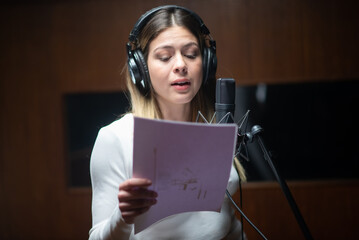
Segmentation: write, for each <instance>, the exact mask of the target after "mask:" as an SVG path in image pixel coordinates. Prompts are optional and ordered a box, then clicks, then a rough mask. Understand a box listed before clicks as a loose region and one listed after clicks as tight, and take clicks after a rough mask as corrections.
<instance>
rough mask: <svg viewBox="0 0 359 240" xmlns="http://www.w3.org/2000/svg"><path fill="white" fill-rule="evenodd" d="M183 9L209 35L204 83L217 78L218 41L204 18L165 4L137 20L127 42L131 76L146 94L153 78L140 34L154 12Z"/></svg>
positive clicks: (138, 87)
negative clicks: (139, 37)
mask: <svg viewBox="0 0 359 240" xmlns="http://www.w3.org/2000/svg"><path fill="white" fill-rule="evenodd" d="M168 8H174V9H182V10H184V11H186V12H188V14H190V15H191V16H193V17H194V18H195V19H196V20H197V21H198V23H199V25H200V28H201V32H202V34H204V35H207V36H208V37H209V46H208V47H207V46H204V49H203V54H202V55H203V56H202V65H203V81H202V84H203V85H206V84H207V79H208V78H210V79H215V75H216V70H217V56H216V41H215V40H213V39H212V37H211V35H210V32H209V30H208V28H207V27H206V26H205V25H204V23H203V21H202V19H201V18H200V17H199V16H198V15H197V14H196V13H194V12H192V11H191V10H189V9H186V8H184V7H180V6H176V5H165V6H160V7H156V8H153V9H151V10H149V11H148V12H146V13H145V14H143V15H142V16H141V17H140V18H139V19H138V21H137V22H136V24H135V26H134V28H133V29H132V31H131V33H130V36H129V42H128V43H127V44H126V48H127V64H128V69H129V72H130V77H131V80H132V82H133V83H134V84H135V85H136V87H137V89H138V90H139V91H140V92H141V93H142V94H143V95H144V96H148V93H149V92H150V88H151V80H150V75H149V72H148V67H147V63H146V59H145V58H144V56H143V53H142V51H141V49H139V48H138V47H137V45H138V44H137V43H138V39H137V37H138V34H139V33H140V31H141V30H142V28H143V27H144V26H145V25H146V24H147V23H148V21H149V20H150V19H151V18H152V16H153V14H155V13H156V12H157V11H159V10H162V9H168ZM133 45H134V46H136V48H135V49H132V46H133Z"/></svg>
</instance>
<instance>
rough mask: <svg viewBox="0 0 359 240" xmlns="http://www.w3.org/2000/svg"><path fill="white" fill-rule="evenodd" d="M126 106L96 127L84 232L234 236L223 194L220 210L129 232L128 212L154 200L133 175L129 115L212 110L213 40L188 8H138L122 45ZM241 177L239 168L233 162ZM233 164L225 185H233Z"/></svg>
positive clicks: (191, 115)
mask: <svg viewBox="0 0 359 240" xmlns="http://www.w3.org/2000/svg"><path fill="white" fill-rule="evenodd" d="M127 51H128V70H129V71H128V72H129V73H130V74H128V76H127V86H128V89H129V92H130V96H131V103H132V109H131V112H130V113H128V114H126V115H124V116H123V117H122V118H121V119H119V120H117V121H115V122H113V123H112V124H110V125H109V126H106V127H104V128H102V129H101V130H100V132H99V134H98V137H97V139H96V143H95V146H94V149H93V152H92V156H91V166H90V169H91V180H92V188H93V202H92V215H93V226H92V229H91V230H90V239H223V238H226V239H240V236H241V234H240V233H241V225H240V223H239V221H238V220H237V219H236V217H235V215H234V210H233V209H232V207H231V205H230V202H229V200H228V199H227V197H225V200H224V202H223V205H222V209H221V212H220V213H217V212H190V213H182V214H176V215H173V216H170V217H168V218H166V219H164V220H162V221H159V222H158V223H155V224H154V225H152V226H150V227H148V228H147V229H145V230H143V231H142V232H140V233H138V234H136V235H135V234H134V227H133V222H134V219H135V218H136V217H137V216H139V215H141V214H143V213H144V212H146V211H147V210H148V209H149V208H150V207H151V206H153V205H154V204H156V197H157V193H156V192H154V191H151V190H149V189H148V187H149V186H150V185H151V181H150V180H148V179H139V178H132V149H133V146H132V145H133V116H139V117H146V118H157V119H165V120H174V121H195V119H196V116H197V112H198V111H201V113H202V114H203V115H204V116H205V117H207V118H208V119H209V118H211V117H212V115H213V112H214V111H213V106H214V98H213V96H214V94H213V90H214V86H215V71H216V64H217V62H216V61H217V60H216V56H215V42H214V41H213V40H212V39H211V37H210V36H209V31H208V29H207V28H206V26H205V25H204V24H203V22H202V20H201V19H200V18H199V17H198V16H197V15H196V14H195V13H193V12H191V11H190V10H188V9H185V8H182V7H178V6H162V7H158V8H155V9H152V10H151V11H149V12H147V13H146V14H144V15H143V16H142V17H141V18H140V19H139V20H138V22H137V23H136V24H135V27H134V29H133V30H132V32H131V34H130V42H129V43H128V44H127ZM238 172H239V173H240V174H239V175H241V178H242V180H244V174H243V169H242V168H241V166H239V171H238ZM238 181H239V178H238V174H237V172H236V171H235V170H234V168H232V170H231V176H230V180H229V183H228V188H227V189H229V191H230V192H231V194H233V193H234V192H235V191H236V190H237V186H238Z"/></svg>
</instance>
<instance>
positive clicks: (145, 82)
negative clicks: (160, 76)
mask: <svg viewBox="0 0 359 240" xmlns="http://www.w3.org/2000/svg"><path fill="white" fill-rule="evenodd" d="M127 63H128V67H129V70H130V75H131V79H132V82H133V83H134V84H135V85H136V87H137V89H138V90H139V91H140V92H141V93H142V94H143V95H144V96H146V95H147V94H148V93H149V91H150V84H151V81H150V75H149V72H148V67H147V64H146V60H145V58H144V57H143V54H142V52H141V50H139V49H135V50H132V51H131V53H129V57H128V62H127Z"/></svg>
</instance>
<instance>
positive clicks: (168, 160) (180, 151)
mask: <svg viewBox="0 0 359 240" xmlns="http://www.w3.org/2000/svg"><path fill="white" fill-rule="evenodd" d="M134 121H135V122H134V126H135V127H134V148H133V177H141V178H148V179H151V180H152V182H153V185H152V186H151V187H150V188H151V189H153V190H155V191H156V192H157V193H158V198H157V204H156V205H154V206H152V207H151V208H150V210H149V211H148V212H146V213H144V214H142V215H140V216H139V217H137V218H136V220H135V233H138V232H140V231H142V230H143V229H145V228H147V227H148V226H150V225H151V224H153V223H155V222H157V221H159V220H161V219H163V218H165V217H168V216H170V215H173V214H177V213H183V212H190V211H217V212H219V211H220V209H221V205H222V202H223V199H224V196H225V191H226V187H227V184H228V180H229V175H230V170H231V166H232V160H233V156H234V151H235V144H236V133H237V125H236V124H200V123H185V122H173V121H164V120H149V119H144V118H138V117H135V118H134Z"/></svg>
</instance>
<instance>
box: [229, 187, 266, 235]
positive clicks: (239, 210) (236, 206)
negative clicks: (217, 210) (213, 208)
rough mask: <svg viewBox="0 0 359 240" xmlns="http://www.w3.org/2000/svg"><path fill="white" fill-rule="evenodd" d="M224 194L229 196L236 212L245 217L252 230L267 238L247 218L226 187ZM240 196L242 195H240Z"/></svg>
mask: <svg viewBox="0 0 359 240" xmlns="http://www.w3.org/2000/svg"><path fill="white" fill-rule="evenodd" d="M226 194H227V197H228V198H229V200H231V202H232V204H233V205H234V206H235V208H236V209H237V210H238V212H240V214H241V216H242V217H244V218H245V219H246V221H247V222H248V223H249V224H250V225H251V226H252V227H253V228H254V230H256V231H257V232H258V234H259V235H260V236H261V237H262V238H263V239H265V240H268V239H267V238H266V237H265V236H264V234H263V233H262V232H261V231H260V230H259V229H258V228H257V227H256V226H255V225H254V224H253V223H252V222H251V221H250V220H249V218H248V217H247V216H246V215H245V214H244V213H243V211H242V210H241V209H240V208H239V207H238V205H237V204H236V202H235V201H234V200H233V198H232V196H231V194H230V193H229V191H228V189H226ZM241 197H242V196H241ZM242 230H243V222H242ZM242 236H243V232H242Z"/></svg>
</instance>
